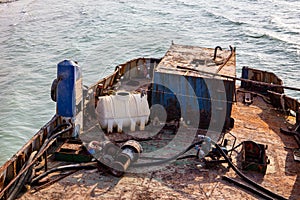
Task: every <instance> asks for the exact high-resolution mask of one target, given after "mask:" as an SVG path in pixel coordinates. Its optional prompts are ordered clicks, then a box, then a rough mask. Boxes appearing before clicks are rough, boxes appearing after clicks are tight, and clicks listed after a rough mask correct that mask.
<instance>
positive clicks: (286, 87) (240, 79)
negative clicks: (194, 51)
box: [177, 66, 300, 91]
mask: <svg viewBox="0 0 300 200" xmlns="http://www.w3.org/2000/svg"><path fill="white" fill-rule="evenodd" d="M177 68H178V69H184V70H190V71H195V72H199V73H203V74H208V75H212V76H218V77H222V78H228V79H233V80H238V81H244V82H248V83H254V84H258V85H264V86H268V87H278V88H284V89H289V90H295V91H300V88H295V87H289V86H284V85H277V84H271V83H265V82H260V81H253V80H249V79H244V78H237V77H233V76H227V75H222V74H216V73H212V72H205V71H202V70H197V69H191V68H187V67H182V66H177Z"/></svg>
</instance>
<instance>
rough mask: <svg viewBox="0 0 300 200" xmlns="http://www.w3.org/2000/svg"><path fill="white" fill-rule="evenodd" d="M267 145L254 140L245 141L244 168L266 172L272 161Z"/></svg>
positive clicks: (243, 148)
mask: <svg viewBox="0 0 300 200" xmlns="http://www.w3.org/2000/svg"><path fill="white" fill-rule="evenodd" d="M266 149H267V146H266V145H263V144H258V143H255V142H253V141H244V142H243V144H242V151H241V158H242V169H243V170H252V171H257V172H260V173H262V174H265V173H266V170H267V165H268V164H269V163H270V161H269V159H268V157H267V155H266Z"/></svg>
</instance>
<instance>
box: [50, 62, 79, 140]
mask: <svg viewBox="0 0 300 200" xmlns="http://www.w3.org/2000/svg"><path fill="white" fill-rule="evenodd" d="M51 98H52V100H54V101H56V114H57V115H58V116H61V117H63V118H64V119H65V121H71V122H72V124H73V125H74V127H75V128H74V131H73V135H72V136H73V137H77V136H78V135H79V134H80V130H81V129H82V107H83V99H82V72H81V68H80V67H79V66H78V64H77V62H74V61H70V60H64V61H62V62H60V63H58V65H57V78H56V79H55V80H54V81H53V83H52V87H51Z"/></svg>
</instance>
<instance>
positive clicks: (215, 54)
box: [213, 46, 222, 60]
mask: <svg viewBox="0 0 300 200" xmlns="http://www.w3.org/2000/svg"><path fill="white" fill-rule="evenodd" d="M218 49H220V50H221V51H222V48H221V47H220V46H216V48H215V52H214V58H213V60H215V59H216V58H217V51H218Z"/></svg>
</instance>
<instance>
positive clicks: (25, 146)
mask: <svg viewBox="0 0 300 200" xmlns="http://www.w3.org/2000/svg"><path fill="white" fill-rule="evenodd" d="M56 120H57V116H54V118H52V120H51V121H50V122H48V123H47V124H46V125H45V126H44V127H43V128H42V129H41V130H40V131H39V132H38V133H37V134H36V135H35V136H34V137H33V138H32V139H31V140H30V141H31V142H28V143H26V144H25V145H24V146H23V148H22V149H21V150H20V151H19V152H18V153H17V154H16V155H18V154H21V153H22V152H24V149H26V148H28V146H30V143H32V142H33V141H37V139H38V138H39V137H40V135H42V134H43V133H44V131H43V130H44V129H45V128H47V127H48V126H51V124H52V123H53V121H56ZM55 141H56V139H54V140H52V141H49V143H48V144H47V145H46V146H45V148H44V149H43V150H42V151H41V152H39V154H37V155H36V156H35V158H34V159H33V161H32V162H31V163H29V164H27V165H26V167H25V168H24V169H22V170H20V171H19V173H18V174H15V175H14V177H13V178H12V179H11V180H8V184H7V185H6V186H4V189H2V190H1V192H0V198H2V197H3V196H5V195H6V194H7V190H9V189H10V187H11V186H12V185H13V184H14V183H15V182H16V181H17V180H18V179H19V178H20V176H21V175H22V174H23V173H24V172H26V171H27V170H28V169H29V168H30V167H31V166H32V165H33V164H34V163H35V162H36V161H37V160H38V159H39V158H40V157H41V156H42V155H43V154H44V152H45V151H46V150H47V149H48V148H49V147H50V146H51V145H52V144H53V143H54V142H55ZM40 145H41V146H43V145H44V144H43V143H42V144H40ZM41 146H40V147H39V148H38V149H37V150H39V149H40V148H41ZM14 158H15V160H14V161H11V163H8V164H5V165H4V166H6V167H5V169H6V168H9V167H10V166H11V165H13V166H14V165H15V163H16V162H18V160H16V157H14ZM4 166H3V167H2V168H1V170H2V169H3V168H4Z"/></svg>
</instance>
